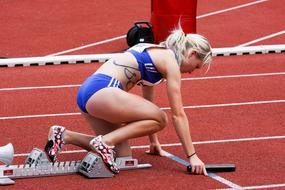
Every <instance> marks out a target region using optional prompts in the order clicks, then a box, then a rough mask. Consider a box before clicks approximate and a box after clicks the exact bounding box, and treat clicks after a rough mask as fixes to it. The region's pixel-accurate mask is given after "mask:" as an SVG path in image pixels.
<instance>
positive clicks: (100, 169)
mask: <svg viewBox="0 0 285 190" xmlns="http://www.w3.org/2000/svg"><path fill="white" fill-rule="evenodd" d="M79 173H81V174H83V175H84V176H86V177H88V178H107V177H113V176H114V174H113V173H112V172H111V171H110V170H109V169H107V168H106V166H105V164H104V162H103V160H102V158H101V157H100V156H98V155H97V154H94V153H92V152H88V154H87V156H85V158H84V159H83V160H82V161H81V164H80V166H79Z"/></svg>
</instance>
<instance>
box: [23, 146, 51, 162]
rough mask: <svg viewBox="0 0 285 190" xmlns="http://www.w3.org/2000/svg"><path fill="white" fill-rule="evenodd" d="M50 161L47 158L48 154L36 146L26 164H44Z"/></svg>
mask: <svg viewBox="0 0 285 190" xmlns="http://www.w3.org/2000/svg"><path fill="white" fill-rule="evenodd" d="M49 163H50V161H49V159H48V158H47V155H46V154H45V153H44V152H43V151H42V150H40V149H38V148H34V149H33V150H32V152H31V153H30V154H29V155H28V157H27V159H26V161H25V164H27V165H33V164H34V165H43V164H49Z"/></svg>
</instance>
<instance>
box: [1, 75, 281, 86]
mask: <svg viewBox="0 0 285 190" xmlns="http://www.w3.org/2000/svg"><path fill="white" fill-rule="evenodd" d="M275 75H285V72H277V73H258V74H243V75H224V76H211V77H195V78H182V79H181V80H186V81H187V80H210V79H226V78H245V77H264V76H275ZM0 90H1V89H0Z"/></svg>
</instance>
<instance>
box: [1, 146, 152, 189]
mask: <svg viewBox="0 0 285 190" xmlns="http://www.w3.org/2000/svg"><path fill="white" fill-rule="evenodd" d="M116 163H117V165H118V167H119V168H120V170H131V169H143V168H150V167H152V165H151V164H139V163H138V160H137V159H134V158H132V157H119V158H117V159H116ZM77 173H79V174H82V175H84V176H86V177H87V178H110V177H113V176H114V174H113V173H112V172H111V171H110V170H109V169H108V168H107V167H106V166H105V164H104V162H103V160H102V158H101V157H100V156H98V155H97V154H94V153H92V152H88V154H87V155H86V156H85V157H84V158H83V160H82V161H80V160H79V161H65V162H55V163H51V162H49V160H48V159H47V156H46V154H45V153H44V152H43V151H41V150H40V149H37V148H34V149H33V150H32V152H31V153H30V154H29V156H28V157H27V159H26V161H25V164H21V165H10V166H9V165H7V166H5V165H4V166H0V185H12V184H15V181H13V179H23V178H36V177H48V176H60V175H72V174H77Z"/></svg>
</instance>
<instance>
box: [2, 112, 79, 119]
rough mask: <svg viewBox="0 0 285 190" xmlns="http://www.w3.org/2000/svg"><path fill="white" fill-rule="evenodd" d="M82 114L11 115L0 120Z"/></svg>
mask: <svg viewBox="0 0 285 190" xmlns="http://www.w3.org/2000/svg"><path fill="white" fill-rule="evenodd" d="M73 115H81V113H80V112H77V113H76V112H74V113H57V114H39V115H22V116H9V117H0V120H9V119H28V118H40V117H60V116H73Z"/></svg>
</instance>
